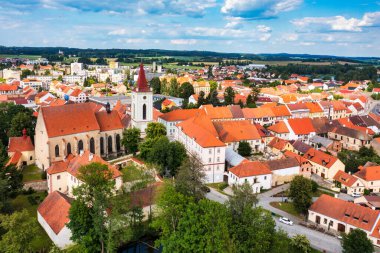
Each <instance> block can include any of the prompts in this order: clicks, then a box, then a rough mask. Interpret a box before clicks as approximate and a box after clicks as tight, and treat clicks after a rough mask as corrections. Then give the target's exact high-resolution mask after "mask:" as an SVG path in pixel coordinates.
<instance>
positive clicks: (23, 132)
mask: <svg viewBox="0 0 380 253" xmlns="http://www.w3.org/2000/svg"><path fill="white" fill-rule="evenodd" d="M22 138H24V139H26V129H25V128H24V129H22Z"/></svg>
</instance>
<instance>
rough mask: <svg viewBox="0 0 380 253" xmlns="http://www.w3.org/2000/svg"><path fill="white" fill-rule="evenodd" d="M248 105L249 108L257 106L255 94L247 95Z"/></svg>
mask: <svg viewBox="0 0 380 253" xmlns="http://www.w3.org/2000/svg"><path fill="white" fill-rule="evenodd" d="M246 105H247V107H248V108H256V107H257V106H256V102H255V101H254V100H253V96H252V95H251V94H249V95H248V97H247V102H246Z"/></svg>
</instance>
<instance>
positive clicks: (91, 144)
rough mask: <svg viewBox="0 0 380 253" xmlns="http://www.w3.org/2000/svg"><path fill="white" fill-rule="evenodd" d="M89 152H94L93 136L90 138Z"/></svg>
mask: <svg viewBox="0 0 380 253" xmlns="http://www.w3.org/2000/svg"><path fill="white" fill-rule="evenodd" d="M90 152H91V153H93V154H95V140H94V138H91V139H90Z"/></svg>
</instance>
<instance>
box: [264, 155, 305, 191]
mask: <svg viewBox="0 0 380 253" xmlns="http://www.w3.org/2000/svg"><path fill="white" fill-rule="evenodd" d="M265 164H266V165H267V166H268V168H269V169H270V170H271V171H272V185H273V186H277V185H281V184H284V183H286V182H290V181H292V179H293V178H294V177H295V176H297V175H299V174H300V170H301V164H300V163H299V162H298V160H297V159H296V158H294V157H286V158H282V159H278V160H269V161H266V162H265Z"/></svg>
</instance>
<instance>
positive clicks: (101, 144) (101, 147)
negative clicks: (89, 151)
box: [100, 137, 104, 155]
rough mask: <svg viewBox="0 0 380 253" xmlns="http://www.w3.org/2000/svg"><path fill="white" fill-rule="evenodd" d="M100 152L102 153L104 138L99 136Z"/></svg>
mask: <svg viewBox="0 0 380 253" xmlns="http://www.w3.org/2000/svg"><path fill="white" fill-rule="evenodd" d="M100 154H101V155H103V154H104V138H103V137H100Z"/></svg>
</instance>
